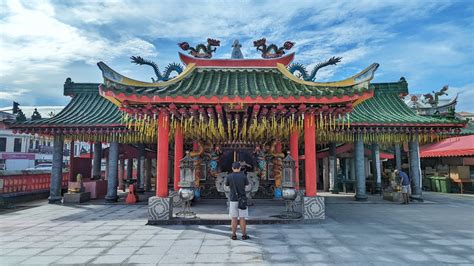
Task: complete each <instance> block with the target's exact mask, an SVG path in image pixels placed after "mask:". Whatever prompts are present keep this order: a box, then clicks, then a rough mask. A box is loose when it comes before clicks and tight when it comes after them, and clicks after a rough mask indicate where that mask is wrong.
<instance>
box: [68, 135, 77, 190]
mask: <svg viewBox="0 0 474 266" xmlns="http://www.w3.org/2000/svg"><path fill="white" fill-rule="evenodd" d="M74 149H75V147H74V140H71V148H70V149H69V178H68V180H69V182H75V181H76V177H75V176H74V170H73V169H74Z"/></svg>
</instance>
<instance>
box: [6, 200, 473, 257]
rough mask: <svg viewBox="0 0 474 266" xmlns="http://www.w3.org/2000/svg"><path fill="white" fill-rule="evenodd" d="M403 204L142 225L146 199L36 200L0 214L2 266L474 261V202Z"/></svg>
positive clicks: (340, 205) (337, 205)
mask: <svg viewBox="0 0 474 266" xmlns="http://www.w3.org/2000/svg"><path fill="white" fill-rule="evenodd" d="M425 199H426V201H425V202H424V203H415V204H411V205H409V206H405V205H400V204H394V203H390V202H384V201H381V200H380V199H378V198H376V197H371V198H369V201H368V202H366V203H358V202H354V201H352V200H351V196H349V195H348V196H344V195H340V196H338V197H333V198H327V206H326V207H327V209H326V211H327V219H326V221H325V222H324V223H322V224H288V225H283V224H282V225H251V226H249V230H250V235H251V237H252V239H251V240H250V241H242V240H238V241H232V240H230V239H229V226H224V225H222V226H217V225H216V226H198V225H193V226H191V225H190V226H146V225H145V224H146V222H147V208H146V206H145V205H133V206H127V205H102V204H89V205H78V206H61V205H48V204H45V203H44V202H35V203H34V204H33V205H31V206H29V208H24V209H18V210H14V211H2V212H1V213H0V234H1V235H0V241H1V249H0V264H1V265H16V264H150V265H155V264H160V265H166V264H189V263H194V264H206V265H209V264H244V263H245V264H257V265H258V264H272V265H273V264H281V265H288V264H306V265H315V264H350V265H354V264H355V265H400V264H416V265H420V264H425V265H433V264H439V265H445V264H466V265H472V263H474V222H473V221H474V204H473V203H474V198H473V197H472V196H460V195H447V194H434V193H425Z"/></svg>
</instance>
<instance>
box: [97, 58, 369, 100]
mask: <svg viewBox="0 0 474 266" xmlns="http://www.w3.org/2000/svg"><path fill="white" fill-rule="evenodd" d="M234 61H237V60H234ZM98 65H99V68H100V69H101V70H102V72H103V76H104V85H103V86H101V94H102V95H103V96H105V97H107V98H109V99H111V98H115V99H117V100H118V101H119V102H121V101H124V100H128V101H131V102H137V103H150V102H151V103H164V102H182V103H186V102H192V103H216V101H220V102H241V101H242V100H248V101H249V102H255V103H274V102H282V103H285V102H288V103H301V102H304V103H326V104H330V103H332V102H344V101H354V100H356V99H357V98H359V97H360V96H362V95H364V94H369V96H371V95H372V92H371V89H370V88H369V86H368V85H369V82H370V80H371V79H372V78H373V75H374V72H375V70H376V69H377V67H378V64H373V65H371V66H370V67H368V68H367V69H365V70H363V71H361V72H360V73H358V74H356V75H354V76H353V77H350V78H348V79H346V80H342V81H338V82H308V81H303V80H299V79H298V78H297V77H295V76H293V75H292V74H291V73H289V72H288V71H287V70H286V67H285V66H284V65H282V64H280V63H278V64H277V67H273V68H254V67H246V68H234V67H231V68H228V67H225V68H215V67H212V68H208V67H196V66H195V65H194V64H190V65H188V67H187V68H186V69H185V70H184V71H183V73H182V74H181V75H179V76H178V77H176V78H175V79H174V80H170V81H167V82H162V83H147V82H140V81H135V80H131V79H129V78H127V77H124V76H122V75H120V74H119V73H117V72H115V71H114V70H112V69H111V68H110V67H108V66H107V65H105V64H104V63H102V62H100V63H99V64H98Z"/></svg>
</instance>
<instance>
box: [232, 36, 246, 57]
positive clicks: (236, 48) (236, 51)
mask: <svg viewBox="0 0 474 266" xmlns="http://www.w3.org/2000/svg"><path fill="white" fill-rule="evenodd" d="M232 47H233V48H232V57H231V58H232V59H244V55H243V54H242V51H241V50H240V47H242V45H241V44H240V42H239V40H235V41H234V44H232Z"/></svg>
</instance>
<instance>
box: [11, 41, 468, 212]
mask: <svg viewBox="0 0 474 266" xmlns="http://www.w3.org/2000/svg"><path fill="white" fill-rule="evenodd" d="M219 45H220V42H219V41H218V40H213V39H208V43H207V45H204V44H200V45H197V46H196V47H195V48H193V47H190V45H189V44H188V43H186V42H183V43H180V44H179V46H180V48H181V49H183V50H184V51H189V54H190V55H187V54H184V53H179V58H180V59H181V61H182V63H183V64H184V67H181V65H179V64H171V65H169V66H168V68H166V69H165V71H164V72H160V71H159V69H158V67H157V65H156V64H155V63H154V62H152V61H148V60H145V59H143V58H141V57H139V56H136V57H135V56H134V57H132V62H133V63H136V64H138V65H149V66H151V67H153V69H154V70H155V73H156V79H155V78H153V79H152V82H145V81H137V80H133V79H131V78H128V77H126V76H124V75H122V74H120V73H118V72H116V71H114V70H113V69H112V68H111V67H109V66H108V65H107V64H106V63H104V62H99V63H98V67H99V69H100V71H102V75H103V79H104V80H103V82H102V83H101V84H95V83H74V82H72V80H71V79H69V78H68V79H67V80H66V83H65V84H64V94H65V95H68V96H71V101H70V103H69V104H68V105H67V106H66V107H65V108H64V110H62V111H61V112H60V113H59V114H57V115H56V116H54V117H52V118H47V119H38V120H34V121H24V122H17V123H14V124H12V125H11V126H10V127H11V128H13V129H15V130H17V131H18V132H22V133H31V134H40V135H48V136H51V137H52V138H54V147H55V150H54V152H55V153H54V158H53V172H52V179H51V192H50V197H49V200H50V202H55V201H60V200H61V199H62V196H61V186H60V180H61V178H60V176H61V158H62V149H61V148H56V147H62V146H63V143H64V141H65V140H67V141H85V142H90V143H94V154H93V159H92V161H93V164H92V165H93V166H92V169H91V174H90V175H89V177H94V176H100V175H101V171H100V160H101V158H102V157H103V156H104V155H103V153H104V151H102V143H108V144H109V148H108V149H107V151H106V152H107V154H106V158H107V165H108V166H107V173H106V177H105V178H106V181H107V193H106V196H105V199H106V201H109V202H115V201H117V198H118V197H117V188H118V187H123V186H124V179H125V176H126V175H125V174H124V173H125V172H130V171H131V170H128V169H127V171H125V170H124V165H125V164H124V161H125V160H127V159H128V160H130V159H133V158H137V161H138V164H137V174H136V175H137V177H136V179H137V188H138V189H141V188H143V189H145V190H155V191H156V192H155V196H154V197H151V198H149V203H148V204H149V220H151V221H153V220H161V219H171V218H172V215H173V211H172V209H173V201H175V202H176V201H179V196H178V195H177V192H178V191H179V189H180V187H181V184H182V182H181V181H182V180H180V178H181V177H182V171H180V161H181V160H182V159H183V158H184V157H185V154H186V152H189V153H188V155H187V157H189V158H192V160H193V162H194V167H195V171H194V172H193V175H194V182H193V183H192V185H191V187H192V190H193V193H195V195H199V196H200V197H202V198H220V197H221V198H223V197H224V196H223V195H224V193H223V190H222V187H221V184H222V178H223V177H224V176H225V174H226V173H227V172H229V171H230V170H231V169H230V166H231V163H232V162H233V161H241V162H244V163H245V165H246V168H247V169H246V170H247V172H248V176H249V178H250V179H251V180H252V181H251V183H252V184H253V186H254V187H253V189H252V197H254V198H275V197H281V196H282V191H283V188H284V186H285V185H284V184H283V183H284V180H282V179H283V178H284V174H285V173H284V172H283V163H284V160H285V159H284V158H285V157H287V154H286V152H287V151H288V154H289V155H290V158H292V159H293V160H295V162H296V164H295V173H296V175H295V177H294V178H295V190H296V191H297V192H298V193H299V195H301V202H302V206H303V207H302V211H303V218H304V219H319V218H324V208H325V207H324V198H322V197H320V196H318V189H320V190H321V189H323V190H330V191H337V187H338V184H337V183H338V182H339V181H338V180H339V179H338V177H337V173H338V171H339V170H338V169H342V173H343V175H344V177H343V179H344V180H346V181H347V180H352V181H353V184H354V187H355V199H356V200H365V199H366V198H367V195H366V191H367V183H368V182H369V181H370V182H372V183H373V184H374V188H375V190H380V188H381V186H382V181H381V175H382V172H381V158H395V167H396V168H398V169H401V167H402V151H403V149H401V147H402V146H403V145H404V144H406V146H407V147H408V156H407V157H408V159H409V171H410V175H411V176H412V177H413V180H414V181H413V195H414V197H418V198H421V173H420V158H419V145H420V143H430V142H436V141H439V140H441V139H444V138H447V137H449V136H453V135H456V134H459V132H460V129H461V128H463V127H464V126H465V125H466V121H464V120H460V119H457V118H456V117H455V116H454V115H452V114H451V113H450V112H448V111H447V112H446V113H445V114H443V115H433V114H425V113H423V115H421V114H417V113H416V112H414V111H413V110H412V109H410V107H409V106H407V105H406V104H405V102H404V100H403V97H404V96H406V95H407V94H408V83H407V81H406V80H405V79H404V78H401V79H400V80H398V81H395V82H386V83H371V80H372V79H373V77H374V75H375V73H376V70H377V68H378V67H379V64H377V63H373V64H367V65H368V67H367V68H366V69H363V70H361V71H360V72H359V73H355V74H354V75H353V76H351V77H349V78H347V79H344V80H341V81H335V82H317V81H315V80H316V74H317V71H318V70H319V69H320V68H322V67H328V66H330V65H335V64H337V63H338V62H340V61H341V58H339V57H333V58H330V59H329V60H328V61H326V62H322V63H319V64H317V65H316V67H314V68H313V69H312V71H311V72H307V71H306V69H305V67H304V66H302V65H301V64H295V63H292V62H293V60H294V57H295V54H294V53H287V52H285V51H287V50H290V49H291V48H292V47H293V45H294V43H292V42H289V41H288V42H285V43H284V45H283V46H281V47H278V46H276V45H273V44H272V45H268V46H267V45H266V40H265V39H261V40H258V41H255V42H254V45H255V47H256V48H257V49H258V50H259V51H261V52H262V58H258V59H248V58H244V56H243V55H242V52H241V51H240V46H241V45H240V44H239V42H238V41H235V42H234V45H233V47H234V50H233V51H232V58H230V59H213V58H212V56H213V53H214V52H215V50H216V48H212V47H217V46H219ZM173 72H175V74H176V75H175V76H171V73H173ZM411 99H412V100H413V99H414V98H413V97H412V98H411ZM420 108H423V106H421V107H420ZM127 150H128V151H130V150H133V151H134V152H128V153H127V152H126V151H127ZM391 151H394V154H395V156H393V155H391ZM126 154H128V156H127V155H126ZM131 154H134V155H131ZM367 159H370V160H371V161H372V162H373V163H372V164H371V165H370V164H368V163H367ZM152 160H153V161H155V160H156V167H155V166H154V165H155V164H154V163H153V162H152ZM127 165H130V164H127ZM154 167H155V168H156V171H153V172H154V173H152V168H154ZM370 167H371V168H372V169H371V170H370V172H371V173H372V175H371V177H370V178H368V172H369V171H368V169H367V168H370ZM321 168H322V169H323V170H322V169H321ZM89 169H90V166H89ZM79 171H80V170H79ZM74 174H75V173H73V174H71V175H70V181H75V175H74ZM152 176H155V182H152ZM127 177H129V178H131V175H127ZM349 183H350V182H349Z"/></svg>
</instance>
